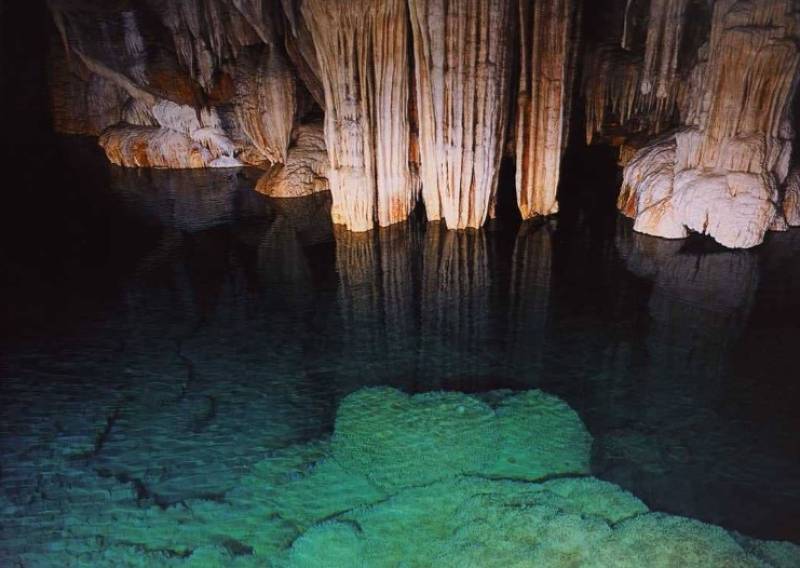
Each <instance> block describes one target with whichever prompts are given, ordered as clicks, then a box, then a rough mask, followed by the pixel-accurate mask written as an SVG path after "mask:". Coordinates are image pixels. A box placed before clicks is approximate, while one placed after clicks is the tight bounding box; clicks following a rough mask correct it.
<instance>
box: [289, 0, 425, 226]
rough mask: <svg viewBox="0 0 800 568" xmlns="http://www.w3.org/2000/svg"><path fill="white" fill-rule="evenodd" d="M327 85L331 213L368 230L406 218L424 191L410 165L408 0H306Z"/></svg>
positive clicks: (305, 9) (308, 21) (304, 8)
mask: <svg viewBox="0 0 800 568" xmlns="http://www.w3.org/2000/svg"><path fill="white" fill-rule="evenodd" d="M302 13H303V17H304V19H305V21H306V24H307V25H308V28H309V30H310V31H311V33H312V36H313V38H314V43H315V46H316V52H317V59H318V63H319V67H320V74H321V77H322V83H323V86H324V90H325V141H326V145H327V148H328V156H329V159H330V163H331V168H330V174H329V182H330V187H331V193H332V195H333V207H332V210H331V214H332V216H333V220H334V222H335V223H337V224H343V225H345V226H346V227H348V228H349V229H351V230H354V231H366V230H369V229H371V228H373V227H374V225H375V223H376V222H377V223H378V224H379V225H381V226H386V225H390V224H392V223H397V222H400V221H403V220H405V219H406V218H407V217H408V215H409V213H410V212H411V210H412V209H413V207H414V205H415V203H416V199H417V196H416V195H415V193H414V191H413V185H412V184H411V178H410V175H409V169H408V130H409V129H408V117H407V111H406V105H407V101H408V69H409V64H408V56H407V25H406V21H407V15H406V8H405V3H404V2H402V1H401V0H389V1H386V2H381V1H378V0H363V1H360V2H351V1H345V0H336V1H324V0H307V1H306V2H304V3H303V5H302Z"/></svg>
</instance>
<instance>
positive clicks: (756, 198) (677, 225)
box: [618, 0, 800, 248]
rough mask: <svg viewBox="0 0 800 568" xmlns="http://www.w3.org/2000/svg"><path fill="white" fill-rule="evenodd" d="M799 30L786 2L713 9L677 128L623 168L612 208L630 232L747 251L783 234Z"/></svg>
mask: <svg viewBox="0 0 800 568" xmlns="http://www.w3.org/2000/svg"><path fill="white" fill-rule="evenodd" d="M799 30H800V17H799V16H798V13H797V12H796V11H793V10H792V2H791V1H789V0H768V1H764V2H736V1H734V0H719V1H718V2H716V3H715V4H714V10H713V16H712V22H711V31H710V37H709V40H708V45H707V47H705V48H703V49H702V50H701V53H700V56H701V57H700V59H699V60H698V62H697V65H696V67H695V69H694V71H693V72H692V74H691V77H690V81H689V82H688V86H687V88H686V91H685V93H684V94H683V97H682V100H680V101H679V102H678V106H679V107H680V111H681V119H682V120H683V122H684V124H685V125H686V127H685V128H683V129H681V130H679V131H677V132H675V133H674V134H671V135H669V136H668V137H666V138H662V139H658V140H656V141H654V142H652V143H650V144H649V145H648V146H646V147H645V148H643V149H641V150H640V151H639V152H638V153H637V154H636V155H635V156H634V158H633V159H632V160H631V161H630V163H629V164H628V165H627V166H626V169H625V179H624V182H623V188H622V191H621V193H620V199H619V203H618V204H619V207H620V210H621V211H622V212H623V213H625V214H626V215H628V216H631V217H634V219H635V224H634V228H635V229H636V230H637V231H641V232H644V233H648V234H652V235H657V236H662V237H668V238H680V237H684V236H686V235H687V234H688V233H687V232H688V231H695V232H699V233H704V234H708V235H710V236H711V237H713V238H714V239H715V240H717V241H718V242H719V243H721V244H723V245H725V246H727V247H731V248H748V247H752V246H755V245H757V244H759V243H761V242H762V240H763V239H764V234H765V233H766V231H767V230H769V229H783V228H785V227H786V219H785V217H784V213H783V211H782V210H781V203H780V201H781V196H780V192H779V187H780V186H781V184H782V183H783V181H784V180H785V179H786V178H787V175H788V170H789V159H790V156H791V151H792V138H793V137H794V132H793V128H792V125H791V118H790V116H791V113H790V110H791V104H792V100H793V98H794V95H795V92H796V86H797V74H798V70H800V67H799V64H800V50H799V49H798V47H797V43H796V42H797V39H798V31H799ZM667 76H671V75H670V73H669V72H668V73H667ZM646 81H647V80H645V81H643V83H642V84H643V85H645V84H646ZM662 83H663V84H664V85H666V84H668V83H669V81H668V80H666V79H665V80H662ZM665 88H666V87H665ZM670 96H672V95H670ZM787 196H788V200H789V203H790V204H791V202H792V199H793V194H792V192H788V193H787ZM791 208H792V207H791V205H790V206H789V209H790V210H791Z"/></svg>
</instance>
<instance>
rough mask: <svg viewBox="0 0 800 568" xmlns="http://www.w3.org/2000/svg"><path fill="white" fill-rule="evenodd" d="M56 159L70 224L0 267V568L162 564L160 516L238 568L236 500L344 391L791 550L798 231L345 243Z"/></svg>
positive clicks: (327, 419) (312, 215)
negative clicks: (530, 418)
mask: <svg viewBox="0 0 800 568" xmlns="http://www.w3.org/2000/svg"><path fill="white" fill-rule="evenodd" d="M76 160H78V161H77V162H76V163H78V164H80V167H76V168H75V169H73V170H71V173H70V174H69V176H70V177H67V178H66V179H68V180H69V181H68V184H67V185H68V189H69V191H71V192H74V193H75V195H77V196H78V197H76V198H75V200H74V201H68V202H65V201H64V200H63V199H62V200H61V201H59V204H60V207H59V209H58V211H55V212H53V211H51V212H49V213H47V214H46V215H49V216H58V217H60V219H59V222H60V223H61V224H60V225H59V227H66V229H65V230H64V231H63V233H58V234H53V233H50V232H49V233H47V235H46V239H43V240H42V243H44V244H45V245H46V247H44V248H45V249H46V250H45V252H42V253H41V256H39V257H37V256H36V255H35V254H32V253H29V252H27V249H26V254H24V255H23V254H16V255H15V254H13V253H11V252H7V253H6V254H5V255H4V257H3V263H4V266H5V270H4V273H5V277H4V283H3V284H4V289H5V291H4V298H5V299H6V302H7V305H6V306H5V308H4V318H3V320H4V321H3V332H4V333H3V339H2V344H1V347H2V368H0V371H1V372H2V387H1V388H2V393H1V394H2V399H3V401H4V402H3V413H2V417H1V418H0V435H1V436H2V437H1V438H0V449H1V450H2V471H1V472H0V473H1V475H0V515H1V519H2V520H1V521H0V523H1V526H0V564H2V565H15V563H18V562H21V564H22V565H24V566H29V565H30V566H40V565H54V566H55V565H65V564H66V563H69V562H75V563H76V564H79V561H78V559H80V558H94V557H92V556H91V554H92V553H93V551H94V552H96V551H98V550H110V549H114V550H118V551H119V550H122V551H123V552H120V554H122V555H123V556H120V558H122V557H124V558H129V556H130V555H132V556H134V557H135V556H136V554H139V555H140V557H141V558H149V560H142V562H144V565H148V564H149V563H152V562H153V560H152V558H153V557H152V556H147V554H151V553H152V550H150V549H148V546H149V545H147V542H148V538H151V537H148V536H147V533H148V530H149V531H157V532H163V531H166V532H170V531H172V532H174V534H175V537H174V540H175V541H176V542H177V543H178V545H174V546H172V548H170V549H169V550H168V551H166V552H165V551H164V550H162V551H161V552H159V554H161V556H160V557H159V558H162V559H163V561H164V563H166V564H170V563H176V564H177V563H181V562H184V561H187V562H188V561H189V560H191V551H192V549H193V546H195V545H194V544H191V543H194V542H195V540H196V539H195V538H189V537H186V542H185V543H184V544H185V546H181V545H180V542H181V539H182V538H184V537H182V536H181V534H182V533H181V532H180V531H181V529H180V526H181V524H182V523H185V522H186V521H185V519H184V518H183V517H180V515H177V513H176V511H178V510H184V509H185V508H186V507H189V508H192V507H194V508H200V507H202V506H204V505H203V504H205V506H208V507H218V508H220V510H222V509H224V511H225V514H224V515H223V514H222V512H219V515H218V517H216V518H219V526H217V527H216V528H214V530H213V531H212V532H213V537H209V539H210V540H211V541H213V542H215V543H217V545H219V546H223V548H225V550H227V552H228V553H229V554H230V555H231V557H235V558H238V559H240V560H241V559H251V557H252V555H253V550H254V546H255V545H254V544H253V543H248V542H245V541H243V540H241V538H240V537H234V536H230V537H226V536H225V535H226V534H228V533H227V532H226V530H228V529H226V526H228V525H236V524H237V523H239V522H240V521H241V522H243V521H242V517H240V516H237V515H240V514H241V515H245V516H247V515H250V517H248V518H251V517H252V515H255V514H256V513H253V512H252V511H250V512H248V513H246V514H245V513H241V511H239V512H237V503H239V501H237V500H236V499H235V498H234V496H236V495H239V494H240V493H239V492H241V491H242V486H243V483H244V482H243V480H245V479H251V478H252V476H253V472H254V471H257V470H258V468H259V464H263V462H264V460H265V459H268V458H269V457H270V456H274V455H277V454H276V452H278V453H279V452H280V451H283V450H282V449H283V448H287V447H292V446H293V445H298V444H312V445H313V444H314V443H316V442H315V441H316V440H324V439H326V438H327V437H328V436H330V434H331V432H332V430H333V423H334V418H335V416H336V411H337V407H338V406H339V404H340V402H341V401H342V400H343V399H344V397H346V396H347V395H349V394H351V393H354V392H356V391H358V390H359V389H361V388H363V387H366V386H391V387H395V388H398V389H400V390H402V391H403V392H406V393H410V394H413V393H424V392H429V391H440V390H444V391H458V392H462V393H485V392H487V391H492V390H497V389H513V390H528V389H541V390H542V391H545V392H547V393H549V394H551V395H554V396H557V397H559V398H560V399H562V400H563V401H565V402H566V403H567V404H568V405H569V406H570V407H571V408H572V409H574V410H575V411H576V412H577V414H578V415H579V416H580V418H581V420H582V421H583V423H584V424H585V426H586V428H587V430H588V432H589V434H590V435H591V437H592V439H593V443H592V445H591V454H590V462H589V467H590V472H591V474H592V475H593V476H595V477H597V478H599V479H601V480H605V481H609V482H612V483H614V484H617V485H619V486H620V487H621V488H623V489H624V490H627V491H629V492H631V493H633V494H634V495H636V496H637V497H638V498H639V499H641V500H642V502H643V503H644V504H645V505H646V506H647V507H649V508H650V509H651V510H654V511H663V512H666V513H670V514H674V515H681V516H687V517H691V518H694V519H699V520H701V521H704V522H707V523H713V524H717V525H721V526H723V527H725V528H726V529H728V530H735V531H739V532H742V533H745V534H748V535H751V536H754V537H758V538H761V539H784V540H791V541H794V542H797V543H800V520H799V519H800V517H798V514H797V513H798V510H800V507H799V506H800V445H798V442H797V435H796V433H797V431H798V426H800V418H798V413H797V410H796V409H797V408H798V403H799V402H800V391H799V390H798V386H797V380H796V379H797V363H796V361H797V360H798V358H797V356H796V352H797V349H798V347H797V346H798V344H799V343H798V341H800V326H798V324H797V322H798V321H800V294H798V293H799V292H800V231H797V230H795V231H790V232H787V233H782V234H771V235H770V237H769V239H768V242H767V243H766V244H765V245H764V246H762V247H759V248H757V249H755V250H751V251H738V252H734V251H725V250H720V249H717V248H714V247H712V246H711V245H710V244H709V243H707V242H705V241H702V240H699V239H698V240H690V241H687V242H678V241H666V240H659V239H654V238H651V237H646V236H642V235H638V234H636V233H634V232H633V231H632V230H631V228H630V223H629V222H628V221H627V220H625V219H623V218H620V217H618V216H617V215H616V214H614V213H613V212H609V211H607V210H605V211H603V210H599V209H597V208H595V209H594V210H593V209H592V208H590V207H572V208H570V207H566V208H565V210H564V212H563V213H562V215H561V216H560V217H559V219H557V220H551V221H549V222H545V223H527V224H520V223H519V222H516V221H514V220H512V219H505V220H502V221H496V222H493V223H491V224H490V225H489V226H488V227H487V228H486V229H484V230H481V231H468V232H448V231H445V230H444V229H442V228H441V227H439V226H437V225H426V224H424V223H421V222H418V221H414V222H410V223H409V224H408V225H404V226H401V227H392V228H390V229H384V230H379V231H372V232H370V233H367V234H352V233H347V232H341V231H338V230H334V229H333V228H332V227H331V225H330V222H329V216H328V208H329V206H330V203H329V196H328V195H327V194H319V195H317V196H313V197H310V198H304V199H298V200H270V199H267V198H264V197H262V196H260V195H258V194H256V193H255V192H253V191H251V190H250V188H251V187H252V186H253V175H254V174H253V173H252V172H246V171H239V172H237V171H235V170H225V171H212V172H205V171H204V172H191V171H189V172H167V171H132V170H123V169H119V168H113V167H110V166H106V165H105V164H103V163H102V162H100V161H98V159H97V156H96V155H95V154H94V153H91V152H90V153H88V154H87V153H86V152H85V151H82V153H80V157H79V158H76ZM65 203H66V204H65ZM87 204H90V207H89V208H90V209H91V211H90V213H88V214H87V213H86V212H85V208H86V206H87ZM41 207H42V208H45V207H47V201H46V200H43V201H42V203H41ZM79 210H80V211H79ZM38 230H40V229H38V228H37V225H36V223H35V222H31V224H30V232H31V234H34V235H35V234H36V232H37V231H38ZM19 238H20V239H25V238H27V237H26V234H25V233H22V234H20V235H19ZM31 248H32V247H31ZM37 250H38V248H37ZM304 447H305V446H304ZM329 489H330V488H329ZM320 497H321V496H320ZM198 515H199V513H198ZM212 517H213V515H212ZM131 519H135V524H136V523H138V525H139V526H140V527H141V533H138V532H135V531H132V530H130V529H124V534H123V529H122V528H120V527H127V526H128V525H129V524H130V523H132V522H133V521H131ZM251 521H252V522H256V523H258V522H262V521H261V520H258V519H256V520H252V518H251ZM251 521H248V522H251ZM263 522H266V521H263ZM126 523H127V524H126ZM87 526H88V527H90V530H87ZM234 532H235V531H233V532H231V534H234ZM237 534H238V533H237ZM151 536H152V535H151ZM195 537H196V535H195ZM197 538H199V537H197ZM264 538H268V537H264ZM137 539H138V540H137ZM201 540H202V539H201ZM219 543H222V545H220V544H219ZM82 555H83V556H82ZM87 555H89V556H87ZM125 555H129V556H125ZM95 561H96V562H100V561H99V560H95ZM242 561H244V560H242ZM120 562H121V563H120V564H119V565H128V564H126V562H129V560H125V561H124V562H123V561H120ZM130 562H132V561H130ZM209 562H211V564H209V565H213V562H214V561H209ZM90 564H91V562H90V563H89V564H87V565H90ZM112 565H113V563H112Z"/></svg>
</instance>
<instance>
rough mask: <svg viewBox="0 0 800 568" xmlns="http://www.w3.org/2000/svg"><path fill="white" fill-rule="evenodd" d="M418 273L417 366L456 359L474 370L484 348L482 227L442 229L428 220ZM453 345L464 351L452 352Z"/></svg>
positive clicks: (486, 286)
mask: <svg viewBox="0 0 800 568" xmlns="http://www.w3.org/2000/svg"><path fill="white" fill-rule="evenodd" d="M422 262H423V277H422V309H421V318H422V337H423V342H424V347H425V353H424V360H423V361H421V363H420V365H421V367H422V368H430V367H431V366H433V367H436V366H438V365H441V364H442V363H446V362H447V361H452V360H458V361H459V363H460V364H461V365H463V366H462V368H460V369H442V371H444V372H445V373H448V372H474V371H475V370H476V368H477V367H476V365H480V364H481V363H485V362H486V360H485V359H484V356H485V355H486V353H485V352H486V350H487V348H488V344H487V336H488V331H489V330H488V325H489V322H488V314H489V309H488V308H489V285H490V281H491V279H490V276H489V261H488V251H487V246H486V236H485V234H484V232H483V231H473V230H468V231H446V230H445V227H444V224H443V223H430V224H428V227H427V230H426V231H425V247H424V253H423V261H422ZM458 349H461V350H463V352H461V353H459V354H458V357H454V352H455V351H456V350H458Z"/></svg>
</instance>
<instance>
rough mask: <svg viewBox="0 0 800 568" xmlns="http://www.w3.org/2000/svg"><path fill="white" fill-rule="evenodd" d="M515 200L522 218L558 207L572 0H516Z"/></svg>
mask: <svg viewBox="0 0 800 568" xmlns="http://www.w3.org/2000/svg"><path fill="white" fill-rule="evenodd" d="M519 18H520V31H519V37H520V45H521V52H520V77H519V92H518V94H517V124H516V154H517V172H516V175H517V178H516V185H517V204H518V206H519V210H520V213H521V214H522V218H523V219H529V218H531V217H535V216H537V215H550V214H552V213H556V212H557V211H558V203H557V202H556V190H557V188H558V180H559V173H560V167H561V156H562V154H563V149H564V147H565V142H566V138H567V134H568V132H567V126H568V122H569V112H570V103H571V94H572V78H573V77H574V65H573V55H574V53H575V48H576V46H575V42H576V39H575V37H574V29H575V24H576V7H575V4H574V2H573V0H540V1H537V2H533V3H531V1H530V0H519Z"/></svg>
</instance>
